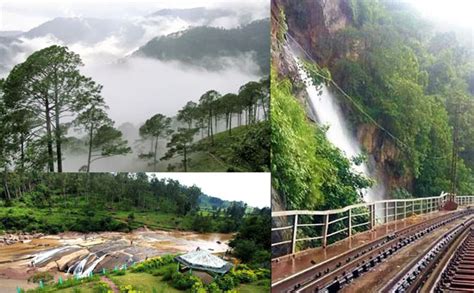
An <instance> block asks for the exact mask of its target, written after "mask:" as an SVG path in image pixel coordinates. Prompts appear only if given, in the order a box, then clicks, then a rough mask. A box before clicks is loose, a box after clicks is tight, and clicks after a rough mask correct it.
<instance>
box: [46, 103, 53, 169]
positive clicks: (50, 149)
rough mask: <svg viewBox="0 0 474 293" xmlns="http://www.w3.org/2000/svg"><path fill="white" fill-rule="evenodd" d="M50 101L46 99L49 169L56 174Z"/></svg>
mask: <svg viewBox="0 0 474 293" xmlns="http://www.w3.org/2000/svg"><path fill="white" fill-rule="evenodd" d="M49 110H50V108H49V101H48V99H47V98H46V111H45V115H46V138H47V144H48V169H49V172H54V155H53V137H52V134H51V116H50V114H51V113H50V112H49Z"/></svg>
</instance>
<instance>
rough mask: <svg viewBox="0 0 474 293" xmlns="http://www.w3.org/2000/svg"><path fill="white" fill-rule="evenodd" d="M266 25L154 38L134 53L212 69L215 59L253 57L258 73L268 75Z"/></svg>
mask: <svg viewBox="0 0 474 293" xmlns="http://www.w3.org/2000/svg"><path fill="white" fill-rule="evenodd" d="M269 37H270V22H269V20H268V19H266V20H258V21H254V22H252V23H250V24H248V25H245V26H243V27H239V28H236V29H229V30H226V29H222V28H215V27H195V28H191V29H188V30H185V31H182V32H177V33H174V34H171V35H168V36H162V37H157V38H154V39H153V40H151V41H149V42H148V43H147V44H145V45H144V46H143V47H141V48H140V49H138V51H137V52H135V54H136V55H139V56H140V55H142V56H147V57H153V58H157V59H160V60H179V61H183V62H186V63H188V64H195V65H199V66H204V67H205V68H213V67H216V66H219V62H216V60H217V59H218V58H219V57H242V56H243V55H245V54H246V53H247V54H249V53H253V54H255V57H254V59H255V61H256V63H257V64H258V66H259V69H260V72H261V73H263V74H268V72H269V68H268V67H269V65H268V64H269V60H270V45H269V43H270V42H269Z"/></svg>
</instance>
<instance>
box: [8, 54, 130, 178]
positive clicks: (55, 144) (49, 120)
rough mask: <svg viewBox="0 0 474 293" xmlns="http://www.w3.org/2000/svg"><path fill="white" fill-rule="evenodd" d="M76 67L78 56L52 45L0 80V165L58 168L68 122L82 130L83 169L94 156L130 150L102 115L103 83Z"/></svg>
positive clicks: (111, 124) (109, 121) (60, 170)
mask: <svg viewBox="0 0 474 293" xmlns="http://www.w3.org/2000/svg"><path fill="white" fill-rule="evenodd" d="M81 66H83V63H82V61H81V58H80V56H79V55H78V54H76V53H74V52H72V51H70V50H69V49H68V48H67V47H61V46H56V45H53V46H50V47H47V48H45V49H42V50H39V51H37V52H34V53H33V54H31V55H30V56H29V57H28V58H27V59H26V61H25V62H23V63H20V64H18V65H16V66H15V67H14V68H13V69H12V70H11V72H10V73H9V75H8V77H7V78H6V79H5V80H2V81H0V114H1V115H0V167H1V168H2V169H3V168H9V167H14V168H15V169H17V170H19V171H20V172H21V171H23V170H44V169H47V170H48V171H50V172H54V171H55V170H56V171H58V172H62V171H63V153H64V150H63V149H64V143H65V141H66V137H65V135H66V134H67V130H68V129H69V128H70V127H71V126H72V125H75V126H76V127H77V128H78V129H79V130H81V131H84V132H85V133H86V134H87V144H86V146H87V151H88V160H87V163H86V165H85V167H86V168H85V169H86V170H87V171H89V170H90V165H91V162H92V161H94V160H97V159H99V158H104V157H110V156H115V155H123V154H126V153H128V152H130V151H131V149H130V148H129V147H127V142H126V141H124V140H123V139H122V133H121V132H120V131H118V130H117V129H115V128H114V127H113V124H114V122H113V121H112V120H111V119H110V118H108V117H107V114H106V112H105V109H106V108H107V105H106V104H105V101H104V99H103V97H102V96H101V90H102V86H101V85H99V84H97V83H96V82H94V81H93V80H92V79H91V78H89V77H86V76H84V75H82V74H81V73H80V70H79V69H80V67H81ZM71 120H72V122H71ZM93 157H94V158H93ZM55 164H56V166H55Z"/></svg>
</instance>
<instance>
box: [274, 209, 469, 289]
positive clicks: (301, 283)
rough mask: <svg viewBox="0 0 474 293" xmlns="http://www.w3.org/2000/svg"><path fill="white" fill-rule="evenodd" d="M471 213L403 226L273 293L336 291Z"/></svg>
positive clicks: (286, 281) (277, 284) (299, 275)
mask: <svg viewBox="0 0 474 293" xmlns="http://www.w3.org/2000/svg"><path fill="white" fill-rule="evenodd" d="M471 213H472V211H470V210H464V211H458V212H454V213H451V214H447V215H442V216H439V217H436V218H433V219H430V220H427V221H425V222H423V223H419V224H416V225H412V226H409V227H406V228H404V229H402V230H400V231H397V232H395V233H392V234H390V235H387V236H385V237H382V238H379V239H376V240H375V241H372V242H370V243H367V244H365V245H362V246H360V247H358V248H355V249H352V250H349V251H347V252H346V253H343V254H341V255H339V256H337V257H335V258H332V259H329V260H327V261H325V262H322V263H320V264H316V265H314V266H312V267H309V268H308V269H306V270H303V271H301V272H299V273H297V274H294V275H292V276H289V277H287V278H285V279H282V280H280V281H277V282H275V283H274V284H273V285H272V292H329V293H332V292H338V291H339V290H340V289H341V288H342V287H343V286H344V285H346V284H348V283H350V282H351V281H353V280H354V279H357V278H359V277H360V276H361V275H362V274H364V273H365V272H368V271H369V270H370V269H371V268H372V267H374V266H376V265H377V264H378V263H380V262H382V261H384V260H385V259H387V258H389V257H390V256H391V255H393V254H395V253H396V252H397V251H399V250H400V249H402V248H403V247H405V246H407V245H409V244H411V243H413V242H416V241H417V240H418V239H420V238H422V237H424V236H426V235H427V234H428V233H430V232H431V231H433V230H435V229H437V228H439V227H442V226H444V225H446V224H448V223H450V222H452V221H454V220H457V219H459V218H461V217H464V216H466V215H468V214H471Z"/></svg>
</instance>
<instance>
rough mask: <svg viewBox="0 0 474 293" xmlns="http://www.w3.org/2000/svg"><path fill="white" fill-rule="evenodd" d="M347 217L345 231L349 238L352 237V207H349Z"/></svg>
mask: <svg viewBox="0 0 474 293" xmlns="http://www.w3.org/2000/svg"><path fill="white" fill-rule="evenodd" d="M347 218H348V220H349V225H348V228H347V229H348V230H347V231H349V238H351V237H352V209H349V215H348V217H347Z"/></svg>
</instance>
